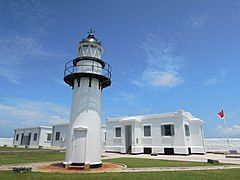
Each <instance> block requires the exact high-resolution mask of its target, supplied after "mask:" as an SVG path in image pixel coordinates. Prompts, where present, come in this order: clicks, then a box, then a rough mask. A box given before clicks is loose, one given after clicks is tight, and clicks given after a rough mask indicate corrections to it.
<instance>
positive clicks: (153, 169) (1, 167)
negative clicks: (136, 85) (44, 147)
mask: <svg viewBox="0 0 240 180" xmlns="http://www.w3.org/2000/svg"><path fill="white" fill-rule="evenodd" d="M52 163H57V162H56V161H54V162H44V163H31V164H18V165H0V170H11V169H12V167H18V166H19V167H21V166H24V167H32V169H33V171H36V172H37V171H39V170H38V169H37V167H39V166H45V165H46V166H47V165H49V164H52ZM221 169H240V165H222V166H197V167H146V168H127V167H125V168H122V169H117V170H111V171H109V172H126V173H128V172H164V171H165V172H166V171H203V170H221ZM83 172H84V173H91V172H88V171H83ZM104 172H108V171H104ZM78 173H79V172H78ZM99 173H101V171H99Z"/></svg>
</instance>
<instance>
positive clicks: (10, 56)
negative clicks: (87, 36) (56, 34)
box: [0, 0, 67, 83]
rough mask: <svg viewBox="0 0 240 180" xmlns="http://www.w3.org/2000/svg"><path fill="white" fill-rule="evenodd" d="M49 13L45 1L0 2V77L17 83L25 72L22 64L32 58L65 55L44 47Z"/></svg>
mask: <svg viewBox="0 0 240 180" xmlns="http://www.w3.org/2000/svg"><path fill="white" fill-rule="evenodd" d="M51 14H53V11H52V8H50V7H49V6H48V4H47V2H45V3H43V2H41V1H35V0H33V1H4V2H2V1H0V17H1V24H4V25H3V26H1V27H0V47H1V48H0V56H1V61H0V77H3V78H4V79H5V80H8V81H10V82H13V83H17V82H19V81H20V80H21V78H22V77H23V76H25V75H28V73H29V70H28V71H26V70H25V69H26V68H25V67H26V66H27V65H28V63H32V61H34V60H35V59H36V58H39V57H41V60H43V59H44V58H49V59H50V58H52V59H54V58H59V57H63V56H64V57H66V56H67V54H66V53H64V52H56V50H53V49H54V48H45V44H44V42H43V39H44V37H46V36H47V35H48V34H49V31H48V29H49V26H50V25H51V24H52V22H53V21H52V19H51ZM5 17H7V18H5ZM6 19H7V21H6ZM13 24H14V25H13Z"/></svg>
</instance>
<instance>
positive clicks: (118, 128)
mask: <svg viewBox="0 0 240 180" xmlns="http://www.w3.org/2000/svg"><path fill="white" fill-rule="evenodd" d="M115 137H121V127H116V128H115Z"/></svg>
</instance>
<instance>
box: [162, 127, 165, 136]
mask: <svg viewBox="0 0 240 180" xmlns="http://www.w3.org/2000/svg"><path fill="white" fill-rule="evenodd" d="M164 127H165V126H164V125H161V135H162V136H165V128H164Z"/></svg>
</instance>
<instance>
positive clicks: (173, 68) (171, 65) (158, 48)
mask: <svg viewBox="0 0 240 180" xmlns="http://www.w3.org/2000/svg"><path fill="white" fill-rule="evenodd" d="M139 48H140V52H142V53H143V54H144V56H145V58H146V63H147V66H146V69H145V70H144V71H143V72H142V73H141V74H140V75H138V76H137V77H136V78H135V79H133V80H132V83H133V84H135V85H137V86H155V87H162V88H172V87H174V86H177V85H179V84H181V83H182V82H183V81H184V80H183V78H182V77H181V70H182V68H183V66H184V61H185V58H184V57H183V56H180V55H178V54H177V53H176V44H175V43H174V42H173V41H168V42H167V41H165V40H164V39H163V38H161V37H160V36H158V35H153V34H148V35H147V37H146V39H145V41H144V42H143V43H141V44H140V46H139Z"/></svg>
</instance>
